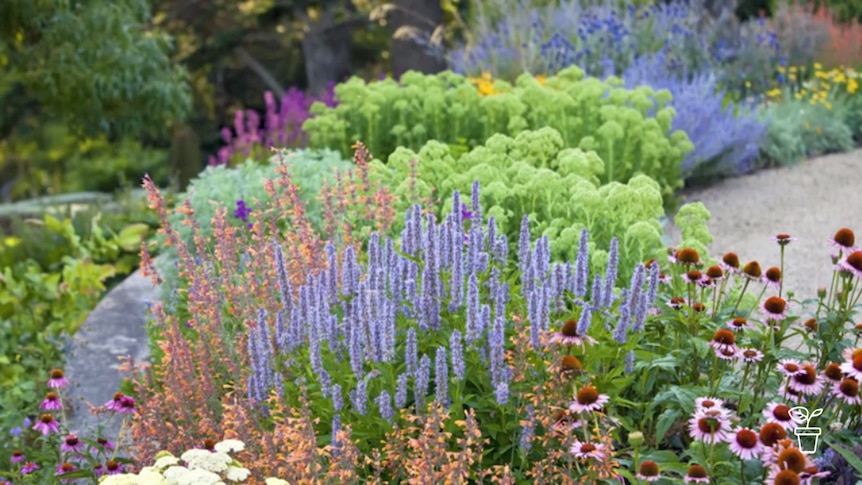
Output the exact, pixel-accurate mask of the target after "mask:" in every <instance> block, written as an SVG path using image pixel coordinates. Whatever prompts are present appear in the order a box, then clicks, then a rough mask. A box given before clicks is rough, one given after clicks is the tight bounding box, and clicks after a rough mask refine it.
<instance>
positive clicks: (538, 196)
mask: <svg viewBox="0 0 862 485" xmlns="http://www.w3.org/2000/svg"><path fill="white" fill-rule="evenodd" d="M414 161H415V163H414ZM375 163H377V164H379V166H378V170H377V171H376V174H378V175H382V174H386V171H385V169H386V168H389V169H390V170H391V172H390V173H391V176H390V177H389V178H385V179H382V180H381V183H383V184H384V185H388V186H390V187H393V190H394V192H395V195H396V197H397V198H396V201H397V202H396V207H397V210H398V211H399V212H403V211H406V210H408V209H409V208H410V206H411V204H412V202H411V201H410V198H409V197H408V192H409V191H413V192H415V195H417V196H418V197H420V198H425V199H428V198H431V197H432V196H436V197H440V198H444V199H443V201H442V202H443V203H442V204H439V205H437V206H436V207H435V209H436V213H437V214H438V216H439V217H440V218H441V219H442V215H443V213H444V212H448V211H451V210H452V205H451V203H452V202H451V201H452V199H451V198H450V196H451V194H452V193H453V191H456V190H457V191H459V192H460V193H469V192H470V191H471V190H472V187H473V182H474V181H476V180H478V181H479V183H481V184H482V186H483V187H484V188H485V189H484V190H483V191H482V200H481V205H482V206H483V207H484V210H485V212H484V214H485V215H486V216H488V217H491V216H493V217H494V219H495V221H496V224H497V226H498V228H499V230H500V231H501V233H502V234H505V235H506V237H507V238H508V241H509V242H510V245H512V249H513V250H514V249H515V247H516V246H515V242H516V241H518V237H519V234H520V233H521V220H522V218H523V217H524V216H527V217H528V218H529V220H530V223H531V227H532V228H533V230H535V231H536V233H537V234H542V235H546V236H548V237H549V240H550V251H551V258H552V260H554V261H566V260H571V259H573V258H574V256H575V255H576V253H577V251H578V244H579V239H580V234H581V230H582V229H584V228H586V229H587V230H588V231H589V233H590V247H591V249H594V250H593V252H591V254H592V255H593V258H594V261H593V263H594V268H595V267H604V265H605V264H606V263H607V252H606V251H604V250H602V249H598V248H607V247H609V245H610V243H611V239H612V238H613V237H614V236H615V235H616V236H619V238H620V253H621V262H622V264H621V267H622V268H633V267H634V264H635V263H636V262H638V261H644V260H646V259H648V258H650V257H653V256H654V253H655V252H656V251H657V250H660V249H661V248H662V229H661V225H660V224H659V221H658V219H659V217H661V216H662V215H663V214H664V211H663V209H662V199H661V192H660V190H659V186H658V184H657V183H655V181H653V180H651V179H650V178H649V177H646V176H644V175H636V176H634V177H632V178H630V179H629V181H628V182H627V183H626V184H621V183H619V182H610V183H605V184H603V183H602V181H601V180H602V178H603V175H605V173H606V172H607V170H608V166H607V165H606V164H605V163H604V162H603V161H602V159H601V158H600V157H599V156H598V155H597V154H596V153H595V152H592V151H589V152H587V151H583V150H581V149H579V148H565V144H564V143H563V139H562V136H560V134H559V133H558V132H557V131H555V130H553V129H551V128H542V129H540V130H536V131H525V132H522V133H520V134H519V135H517V136H516V137H514V138H510V137H507V136H504V135H494V136H492V137H491V138H489V139H488V141H487V142H486V143H485V144H484V145H483V146H480V147H477V148H474V149H473V150H472V151H470V152H469V153H467V154H465V155H462V156H461V157H460V158H459V159H457V160H456V159H455V157H454V156H453V155H452V150H450V149H449V147H447V146H446V145H444V144H442V143H440V142H436V141H431V142H428V143H427V144H425V146H424V147H422V149H420V150H419V151H418V153H416V152H413V151H410V150H407V149H406V148H399V149H397V150H396V151H395V153H393V154H392V155H391V156H390V157H389V163H388V164H387V165H386V166H385V167H384V166H383V165H382V164H380V162H375ZM413 173H417V174H419V180H418V181H417V182H415V183H414V182H412V181H411V179H410V175H411V174H413ZM400 228H401V226H398V225H396V229H400ZM627 271H628V270H623V271H621V274H620V278H621V281H624V280H627V279H628V278H629V277H630V276H631V274H629V273H628V272H627Z"/></svg>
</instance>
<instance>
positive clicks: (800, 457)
mask: <svg viewBox="0 0 862 485" xmlns="http://www.w3.org/2000/svg"><path fill="white" fill-rule="evenodd" d="M775 465H776V466H777V467H778V469H780V470H793V471H794V472H796V473H802V471H803V470H805V468H807V467H809V466H811V462H810V461H809V460H808V458H807V457H806V456H805V453H803V452H802V451H801V450H800V449H799V448H796V447H794V446H793V445H792V443H791V446H790V447H788V448H784V449H783V450H780V451H778V454H777V455H776V457H775Z"/></svg>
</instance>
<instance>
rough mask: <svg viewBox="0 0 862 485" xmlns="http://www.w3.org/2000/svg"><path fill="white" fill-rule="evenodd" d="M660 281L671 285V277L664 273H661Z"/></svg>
mask: <svg viewBox="0 0 862 485" xmlns="http://www.w3.org/2000/svg"><path fill="white" fill-rule="evenodd" d="M658 281H659V283H663V284H666V285H669V284H670V282H671V278H670V276H669V275H666V274H664V273H659V274H658Z"/></svg>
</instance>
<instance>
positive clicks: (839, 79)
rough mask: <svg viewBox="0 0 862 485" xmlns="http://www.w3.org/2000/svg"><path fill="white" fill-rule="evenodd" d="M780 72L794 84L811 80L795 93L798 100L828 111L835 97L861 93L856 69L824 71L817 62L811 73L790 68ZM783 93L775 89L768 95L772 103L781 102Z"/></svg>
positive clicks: (803, 68) (802, 69) (795, 67)
mask: <svg viewBox="0 0 862 485" xmlns="http://www.w3.org/2000/svg"><path fill="white" fill-rule="evenodd" d="M778 72H779V73H780V74H783V75H786V76H787V79H788V80H789V81H790V82H791V84H794V83H795V82H796V81H797V80H800V79H803V78H809V79H808V80H807V81H805V82H804V83H803V84H802V88H801V89H798V90H796V91H795V92H794V93H793V96H794V98H796V99H798V100H807V101H808V103H809V104H811V105H817V104H820V105H822V106H824V107H826V109H830V110H831V109H832V100H833V99H834V98H833V95H835V94H845V95H851V96H852V95H855V94H856V92H857V91H859V78H860V74H859V73H858V72H856V71H855V70H854V69H849V68H844V67H837V68H832V69H830V70H828V71H827V70H825V69H823V65H822V64H820V63H818V62H815V63H814V66H813V70H812V71H811V72H810V73H809V72H808V70H807V69H806V68H805V67H797V66H790V67H789V68H786V69H785V68H784V67H779V68H778ZM809 74H810V76H809ZM782 94H783V92H782V90H781V89H780V88H775V89H772V90H770V91H769V92H768V93H766V95H767V97H768V98H769V99H770V100H771V101H779V100H780V99H781V96H782Z"/></svg>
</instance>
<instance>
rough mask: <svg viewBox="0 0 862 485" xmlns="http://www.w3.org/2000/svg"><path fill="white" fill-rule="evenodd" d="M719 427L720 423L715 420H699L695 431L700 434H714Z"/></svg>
mask: <svg viewBox="0 0 862 485" xmlns="http://www.w3.org/2000/svg"><path fill="white" fill-rule="evenodd" d="M720 426H721V423H719V421H718V420H717V419H715V418H700V419H698V420H697V429H699V430H700V431H701V432H702V433H709V434H712V433H715V432H716V430H718V428H719V427H720Z"/></svg>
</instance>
